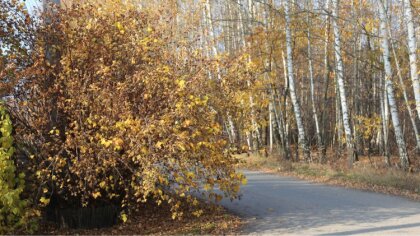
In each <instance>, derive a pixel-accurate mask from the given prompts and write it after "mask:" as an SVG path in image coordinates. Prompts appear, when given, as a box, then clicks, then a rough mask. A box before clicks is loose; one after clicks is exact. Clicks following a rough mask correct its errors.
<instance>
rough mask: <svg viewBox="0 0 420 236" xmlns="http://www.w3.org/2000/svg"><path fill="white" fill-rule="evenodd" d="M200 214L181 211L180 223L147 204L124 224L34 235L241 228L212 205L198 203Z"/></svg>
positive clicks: (232, 231)
mask: <svg viewBox="0 0 420 236" xmlns="http://www.w3.org/2000/svg"><path fill="white" fill-rule="evenodd" d="M201 207H202V208H201V209H203V211H204V213H203V215H202V216H200V217H195V216H193V215H192V214H190V213H191V212H192V210H193V209H185V210H184V213H185V216H184V217H183V218H182V219H178V220H172V219H171V213H170V209H169V207H168V206H163V205H161V206H156V205H153V204H147V205H143V206H139V209H138V212H137V213H134V214H133V215H132V216H131V217H130V218H129V220H128V221H127V222H126V223H124V224H118V225H115V226H114V227H112V228H103V229H89V230H87V229H59V228H57V227H56V226H55V225H47V224H44V225H42V229H41V231H40V232H38V234H48V235H58V234H59V235H134V234H136V235H139V234H140V235H146V234H153V235H197V234H200V235H203V234H204V235H209V234H211V235H225V234H238V230H239V228H240V226H241V225H242V222H241V220H240V218H239V217H237V216H235V215H232V214H231V213H229V212H227V211H226V210H225V209H223V208H222V207H219V206H215V205H206V204H205V203H202V205H201Z"/></svg>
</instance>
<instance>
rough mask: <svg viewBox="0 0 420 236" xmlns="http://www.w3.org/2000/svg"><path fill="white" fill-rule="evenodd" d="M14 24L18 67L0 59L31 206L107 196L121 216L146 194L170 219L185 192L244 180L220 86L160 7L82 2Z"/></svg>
mask: <svg viewBox="0 0 420 236" xmlns="http://www.w3.org/2000/svg"><path fill="white" fill-rule="evenodd" d="M2 2H3V1H2ZM20 27H22V29H25V30H27V31H30V34H31V35H32V37H29V38H28V39H27V41H28V45H30V46H29V47H30V50H28V53H27V55H25V56H26V57H27V58H28V59H27V60H26V61H27V63H21V64H19V65H14V66H10V65H11V64H12V63H14V64H16V63H19V62H16V61H15V60H13V58H10V57H9V58H4V62H5V63H6V64H7V63H9V64H10V65H9V67H8V68H12V69H10V73H9V74H10V75H12V77H13V81H19V83H18V85H16V84H14V89H13V90H8V92H9V93H10V95H12V97H13V98H12V99H11V100H10V102H9V103H8V104H9V107H10V110H11V115H12V117H13V120H14V122H15V128H16V135H15V138H16V142H17V147H18V152H19V154H20V155H19V157H17V158H18V159H19V161H18V163H19V164H18V167H19V169H20V170H23V171H24V172H25V173H26V178H27V179H28V183H27V184H28V186H27V188H28V189H31V192H30V194H29V198H30V199H31V200H32V202H33V204H34V206H39V207H44V206H47V205H48V204H49V203H50V200H51V199H52V198H54V199H56V200H57V201H58V202H60V204H66V205H70V206H74V207H85V206H94V205H98V204H104V203H105V204H117V205H118V206H119V207H121V209H122V210H123V213H122V214H121V217H122V219H123V220H124V221H125V220H126V217H127V213H129V211H130V209H131V208H130V206H135V204H137V203H139V202H145V201H147V200H150V199H153V200H154V201H156V202H157V203H158V204H160V203H162V202H167V203H169V204H170V205H171V206H172V211H173V217H174V218H176V217H178V216H181V215H182V212H181V211H179V210H178V209H179V208H180V204H181V201H179V199H180V198H185V200H186V201H187V202H190V203H191V204H193V205H195V204H197V200H196V199H195V198H194V197H192V195H191V192H200V191H203V190H204V191H205V192H207V193H208V194H209V196H210V197H211V198H212V199H215V200H220V199H221V198H222V197H224V196H226V197H231V198H236V197H237V194H238V191H239V186H240V184H241V183H243V182H245V178H244V176H243V175H241V174H238V173H237V172H236V171H235V168H234V164H235V163H237V160H236V159H235V158H234V157H233V156H232V155H231V153H230V151H229V144H228V142H227V141H226V137H225V136H223V135H222V126H221V123H220V116H221V114H222V115H223V114H224V112H223V111H222V112H221V110H220V109H222V108H220V107H217V104H218V103H217V102H216V100H215V96H214V94H212V92H211V91H212V88H215V87H217V86H221V85H220V83H219V82H214V81H211V80H209V79H208V71H207V70H206V68H205V67H204V66H205V64H203V60H204V59H203V58H202V57H201V56H200V54H199V53H197V52H195V51H194V50H192V49H191V48H190V47H191V44H190V43H189V42H179V41H177V40H176V39H174V38H171V37H169V35H170V32H168V31H167V29H168V28H167V25H166V21H165V19H162V16H161V15H158V14H157V13H156V12H155V11H148V10H147V9H143V10H139V9H138V8H136V7H135V6H134V5H132V4H129V3H127V4H121V3H120V1H117V0H106V1H100V2H97V3H94V4H93V3H90V4H86V3H82V2H80V3H79V4H73V5H71V6H68V7H66V8H62V9H54V10H51V11H49V12H47V13H45V14H44V15H43V16H42V17H41V21H40V22H38V23H37V25H36V27H35V26H34V27H29V25H28V24H22V25H21V26H20ZM180 52H182V55H183V57H182V58H181V57H180V56H179V54H180ZM209 63H212V62H209ZM6 67H7V65H3V68H6ZM10 81H12V80H10ZM215 188H218V189H220V190H221V192H218V194H216V193H215ZM196 213H197V215H199V214H200V211H197V212H196Z"/></svg>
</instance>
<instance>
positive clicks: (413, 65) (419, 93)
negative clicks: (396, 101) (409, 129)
mask: <svg viewBox="0 0 420 236" xmlns="http://www.w3.org/2000/svg"><path fill="white" fill-rule="evenodd" d="M403 5H404V18H405V23H406V24H407V41H408V52H409V60H410V74H411V81H412V83H413V89H414V98H415V99H416V110H417V115H418V116H419V118H420V81H419V75H418V73H419V71H418V70H417V45H416V43H417V40H416V32H415V29H414V19H413V13H412V9H411V3H410V0H403Z"/></svg>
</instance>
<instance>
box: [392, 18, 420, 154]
mask: <svg viewBox="0 0 420 236" xmlns="http://www.w3.org/2000/svg"><path fill="white" fill-rule="evenodd" d="M386 26H387V31H388V37H389V38H390V39H391V40H390V44H391V48H392V55H393V56H394V62H395V68H396V69H397V75H398V79H399V82H400V86H401V90H402V93H403V97H404V102H405V106H406V107H407V111H408V116H409V117H410V121H411V125H412V126H413V132H414V137H415V139H416V151H417V152H419V151H420V136H419V131H418V129H417V124H416V118H415V114H413V111H412V110H411V106H410V103H409V100H408V95H407V89H406V87H405V84H404V80H403V78H402V75H401V68H400V63H399V60H398V57H397V53H396V51H395V46H394V43H393V41H392V37H391V30H390V27H389V21H388V20H387V25H386Z"/></svg>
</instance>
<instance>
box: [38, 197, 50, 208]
mask: <svg viewBox="0 0 420 236" xmlns="http://www.w3.org/2000/svg"><path fill="white" fill-rule="evenodd" d="M39 202H41V203H42V204H43V205H44V206H46V205H48V203H50V199H48V198H45V197H41V199H39Z"/></svg>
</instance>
